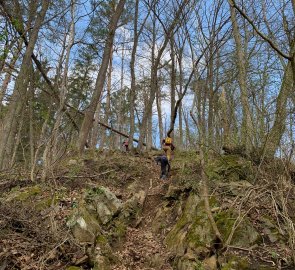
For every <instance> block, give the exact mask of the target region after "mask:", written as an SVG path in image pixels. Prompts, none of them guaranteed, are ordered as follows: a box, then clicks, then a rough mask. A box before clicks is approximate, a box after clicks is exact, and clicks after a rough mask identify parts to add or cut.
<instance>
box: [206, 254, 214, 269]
mask: <svg viewBox="0 0 295 270" xmlns="http://www.w3.org/2000/svg"><path fill="white" fill-rule="evenodd" d="M203 267H204V270H217V258H216V255H213V256H211V257H210V258H206V259H205V260H204V261H203Z"/></svg>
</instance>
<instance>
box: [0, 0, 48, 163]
mask: <svg viewBox="0 0 295 270" xmlns="http://www.w3.org/2000/svg"><path fill="white" fill-rule="evenodd" d="M48 6H49V1H47V0H43V1H42V8H41V10H40V12H39V13H38V15H37V18H36V21H35V25H34V27H33V29H32V32H31V36H30V40H29V43H28V46H27V48H26V52H25V55H24V58H23V62H22V65H21V69H20V72H19V74H18V77H17V79H16V81H15V87H14V91H13V94H12V97H11V102H10V104H9V106H8V110H7V114H6V117H5V119H4V122H3V129H2V130H1V133H0V135H1V136H0V168H3V166H4V165H5V164H4V163H5V160H4V159H5V157H7V156H10V154H11V151H12V148H11V144H10V143H9V142H12V141H13V140H14V135H15V131H16V128H17V125H18V120H19V118H20V116H21V113H22V109H23V106H24V102H25V98H26V96H27V95H26V93H27V88H28V84H29V74H28V72H29V69H28V66H30V65H31V55H32V53H33V50H34V47H35V44H36V41H37V38H38V33H39V30H40V27H41V24H42V22H43V20H44V17H45V14H46V11H47V9H48Z"/></svg>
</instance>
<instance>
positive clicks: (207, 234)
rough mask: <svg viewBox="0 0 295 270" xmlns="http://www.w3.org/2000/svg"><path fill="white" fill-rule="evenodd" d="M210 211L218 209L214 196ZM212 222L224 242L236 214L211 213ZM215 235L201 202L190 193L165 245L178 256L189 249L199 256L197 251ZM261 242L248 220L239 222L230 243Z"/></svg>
mask: <svg viewBox="0 0 295 270" xmlns="http://www.w3.org/2000/svg"><path fill="white" fill-rule="evenodd" d="M209 203H210V207H211V209H212V208H213V207H216V206H218V202H217V201H216V199H215V198H214V197H212V198H211V199H210V201H209ZM213 217H214V219H215V222H216V225H217V227H218V229H219V230H220V232H221V234H222V238H223V239H225V240H226V239H227V238H228V237H229V235H230V233H231V230H232V228H233V226H234V223H235V220H236V218H237V217H238V215H237V214H236V213H235V212H234V211H232V210H227V211H221V212H219V213H215V214H214V216H213ZM214 238H215V234H214V232H213V230H212V228H211V224H210V222H209V219H208V216H207V213H206V210H205V204H204V201H203V200H200V198H199V197H198V196H197V195H195V194H191V195H190V196H189V197H188V199H187V201H186V204H185V207H184V209H183V211H182V214H181V215H180V217H179V219H178V220H177V222H176V224H175V225H174V227H173V228H172V229H171V231H170V232H169V233H168V235H167V237H166V239H165V243H166V244H167V246H168V248H169V249H170V250H171V251H173V252H174V253H175V254H177V255H178V256H183V255H184V253H185V251H186V250H187V249H188V248H189V249H191V250H193V251H194V252H195V254H196V256H198V252H197V250H198V249H199V248H201V247H207V246H210V245H211V243H212V241H213V239H214ZM260 239H261V237H260V235H259V234H258V233H257V231H256V230H255V228H254V227H253V226H252V225H251V223H250V221H249V220H248V219H247V217H244V219H243V220H242V221H241V222H240V224H239V226H238V227H237V228H236V229H235V231H234V234H233V237H232V241H231V244H233V245H236V246H241V247H249V246H251V245H253V244H254V243H257V242H259V240H260Z"/></svg>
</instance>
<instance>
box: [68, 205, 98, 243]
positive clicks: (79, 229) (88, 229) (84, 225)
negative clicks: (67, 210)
mask: <svg viewBox="0 0 295 270" xmlns="http://www.w3.org/2000/svg"><path fill="white" fill-rule="evenodd" d="M67 226H68V227H70V228H71V230H72V233H73V235H74V237H75V238H76V239H77V240H78V241H79V242H80V243H91V244H92V243H93V242H94V240H95V238H96V237H97V235H98V234H100V232H101V228H100V225H99V223H98V221H97V220H96V219H95V218H94V217H93V216H92V215H91V214H90V213H89V212H88V211H87V209H86V208H85V207H84V206H81V207H79V208H78V209H75V211H74V213H73V215H72V217H71V218H70V219H69V221H68V222H67Z"/></svg>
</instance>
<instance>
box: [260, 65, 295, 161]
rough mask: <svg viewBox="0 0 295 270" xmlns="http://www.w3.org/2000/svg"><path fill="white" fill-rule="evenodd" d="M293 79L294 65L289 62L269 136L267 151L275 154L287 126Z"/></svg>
mask: <svg viewBox="0 0 295 270" xmlns="http://www.w3.org/2000/svg"><path fill="white" fill-rule="evenodd" d="M293 83H294V80H293V79H292V67H291V63H290V62H289V63H288V65H287V67H286V70H285V73H284V77H283V81H282V85H281V90H280V92H279V95H278V97H277V104H276V112H275V120H274V124H273V127H272V129H271V131H270V133H269V135H268V136H267V142H266V153H267V154H268V155H270V156H274V155H275V152H276V150H277V148H278V147H279V145H280V141H281V139H282V136H283V134H284V131H285V128H286V120H287V100H288V98H289V96H290V94H291V93H292V90H293V89H294V85H293Z"/></svg>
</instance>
